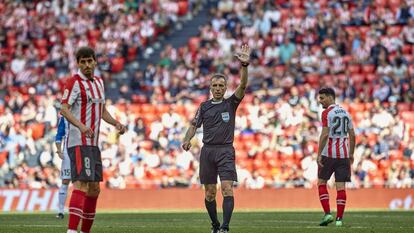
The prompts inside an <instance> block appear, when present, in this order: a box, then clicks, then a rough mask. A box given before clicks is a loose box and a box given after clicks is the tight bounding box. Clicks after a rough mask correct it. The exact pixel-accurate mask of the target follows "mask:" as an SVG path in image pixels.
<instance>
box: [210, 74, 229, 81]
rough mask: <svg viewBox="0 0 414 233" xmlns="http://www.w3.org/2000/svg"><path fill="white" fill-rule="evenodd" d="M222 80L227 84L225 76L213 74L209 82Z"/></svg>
mask: <svg viewBox="0 0 414 233" xmlns="http://www.w3.org/2000/svg"><path fill="white" fill-rule="evenodd" d="M219 78H221V79H224V82H225V83H227V76H226V75H224V74H221V73H215V74H213V75H212V76H211V81H213V79H219Z"/></svg>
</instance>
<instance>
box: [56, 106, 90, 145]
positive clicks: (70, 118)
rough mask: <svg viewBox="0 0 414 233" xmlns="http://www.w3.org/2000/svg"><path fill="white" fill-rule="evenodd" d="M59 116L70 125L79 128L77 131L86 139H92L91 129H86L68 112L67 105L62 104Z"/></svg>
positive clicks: (68, 107)
mask: <svg viewBox="0 0 414 233" xmlns="http://www.w3.org/2000/svg"><path fill="white" fill-rule="evenodd" d="M60 114H62V116H63V117H65V118H66V120H67V121H69V122H70V123H71V124H72V125H74V126H76V127H78V128H79V130H80V131H81V132H82V133H83V134H85V136H86V137H89V138H92V137H93V131H92V129H90V128H88V127H86V125H84V124H83V123H82V122H80V121H79V120H78V119H77V118H76V117H75V116H74V115H73V114H72V112H71V111H70V106H69V104H67V103H64V104H62V108H61V109H60Z"/></svg>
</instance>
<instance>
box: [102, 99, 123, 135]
mask: <svg viewBox="0 0 414 233" xmlns="http://www.w3.org/2000/svg"><path fill="white" fill-rule="evenodd" d="M102 119H103V120H104V121H106V122H107V123H108V124H111V125H113V126H115V128H116V129H117V130H118V131H119V133H120V134H123V133H125V131H126V127H125V126H124V125H123V124H121V123H119V121H117V120H115V118H113V117H112V115H111V114H110V113H109V112H108V110H107V109H106V107H105V106H104V108H103V112H102Z"/></svg>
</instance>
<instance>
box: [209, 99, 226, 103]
mask: <svg viewBox="0 0 414 233" xmlns="http://www.w3.org/2000/svg"><path fill="white" fill-rule="evenodd" d="M211 103H212V104H221V103H223V100H220V101H214V100H213V99H211Z"/></svg>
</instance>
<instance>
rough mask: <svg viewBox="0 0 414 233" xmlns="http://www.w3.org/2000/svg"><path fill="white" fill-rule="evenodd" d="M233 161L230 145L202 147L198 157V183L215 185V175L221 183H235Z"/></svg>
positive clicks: (232, 150)
mask: <svg viewBox="0 0 414 233" xmlns="http://www.w3.org/2000/svg"><path fill="white" fill-rule="evenodd" d="M235 160H236V153H235V151H234V147H233V146H232V145H204V146H203V148H201V155H200V182H201V183H202V184H217V175H219V176H220V180H221V181H223V180H233V181H237V172H236V161H235Z"/></svg>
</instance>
